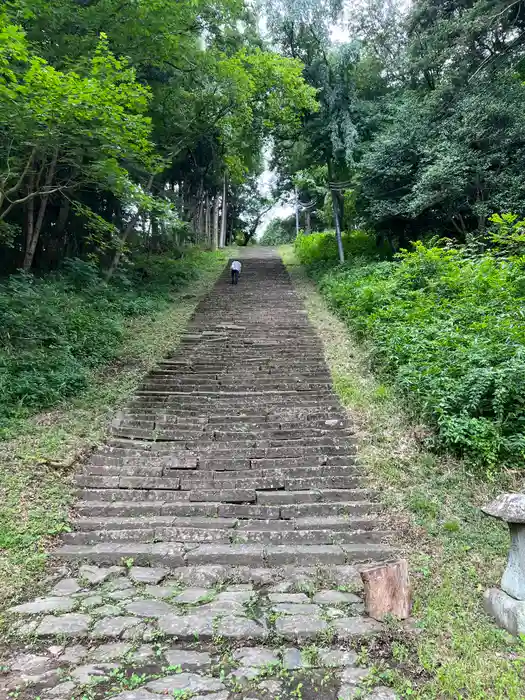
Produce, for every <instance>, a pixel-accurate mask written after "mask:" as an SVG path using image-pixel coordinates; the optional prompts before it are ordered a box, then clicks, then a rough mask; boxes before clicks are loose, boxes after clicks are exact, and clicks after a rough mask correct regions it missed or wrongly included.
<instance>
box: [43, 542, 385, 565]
mask: <svg viewBox="0 0 525 700" xmlns="http://www.w3.org/2000/svg"><path fill="white" fill-rule="evenodd" d="M395 554H396V553H395V550H393V549H391V548H390V547H388V546H386V545H383V544H368V543H365V544H359V543H357V544H340V545H307V544H305V545H261V544H221V543H212V544H201V545H197V546H191V547H190V548H189V549H185V548H184V547H183V546H182V545H181V544H180V543H178V542H155V543H144V542H99V543H96V544H81V545H76V544H65V545H63V546H62V547H60V548H59V549H57V550H55V552H54V553H53V555H54V556H55V557H57V558H60V559H63V560H66V561H77V562H79V561H86V562H92V563H95V564H121V562H122V561H123V560H126V559H132V560H133V563H134V565H136V566H148V565H154V564H163V565H164V566H169V567H178V566H185V565H186V566H201V565H216V564H219V565H225V566H256V567H264V566H270V567H274V566H275V567H277V566H286V565H288V564H300V565H301V566H322V565H332V564H335V565H341V564H357V563H365V562H375V561H385V560H388V559H391V558H393V557H394V556H395Z"/></svg>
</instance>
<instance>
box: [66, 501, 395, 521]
mask: <svg viewBox="0 0 525 700" xmlns="http://www.w3.org/2000/svg"><path fill="white" fill-rule="evenodd" d="M75 510H76V513H77V514H78V515H79V516H88V517H133V516H138V517H150V516H159V515H173V516H181V517H188V516H207V517H216V516H218V517H221V518H246V519H250V518H256V519H272V520H278V519H279V518H282V519H284V520H291V519H294V518H308V517H331V516H346V517H355V516H356V515H367V516H370V515H374V514H376V513H379V512H380V510H381V508H380V505H379V504H378V503H377V502H374V501H351V502H342V501H338V502H335V503H327V502H315V503H301V504H294V505H262V504H256V505H253V504H236V503H215V502H207V503H202V502H190V501H189V500H188V501H185V502H176V501H171V502H166V501H156V500H149V501H143V500H142V501H122V500H121V501H95V500H88V501H79V502H78V503H77V505H76V508H75Z"/></svg>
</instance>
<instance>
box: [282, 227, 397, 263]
mask: <svg viewBox="0 0 525 700" xmlns="http://www.w3.org/2000/svg"><path fill="white" fill-rule="evenodd" d="M343 248H344V251H345V255H346V256H347V257H355V256H374V255H377V254H384V252H385V251H384V249H383V248H377V247H376V241H375V238H374V236H371V235H370V234H368V233H366V232H365V231H352V232H351V233H343ZM295 252H296V253H297V257H298V258H299V260H300V261H301V262H302V263H303V265H311V264H313V263H319V262H332V261H333V262H336V261H338V260H339V253H338V250H337V240H336V237H335V231H324V232H323V233H315V234H310V235H308V236H299V237H298V238H297V240H296V241H295Z"/></svg>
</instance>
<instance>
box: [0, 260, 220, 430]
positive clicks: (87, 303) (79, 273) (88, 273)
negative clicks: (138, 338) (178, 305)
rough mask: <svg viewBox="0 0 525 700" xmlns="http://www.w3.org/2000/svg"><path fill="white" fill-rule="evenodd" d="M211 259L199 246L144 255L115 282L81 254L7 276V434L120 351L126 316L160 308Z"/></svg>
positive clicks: (2, 399) (0, 345)
mask: <svg viewBox="0 0 525 700" xmlns="http://www.w3.org/2000/svg"><path fill="white" fill-rule="evenodd" d="M211 263H212V254H210V253H200V252H198V251H193V252H190V253H188V254H186V255H185V256H184V257H179V258H178V259H174V258H170V257H169V256H155V255H151V256H143V257H140V258H137V259H136V260H135V262H134V264H133V265H132V266H131V265H130V266H129V267H128V269H127V271H126V274H125V275H124V274H122V275H120V276H119V277H117V278H116V279H115V280H113V281H112V283H111V284H106V283H105V282H104V281H103V280H102V278H101V277H100V275H99V273H98V271H97V269H96V268H95V267H94V266H93V265H90V264H89V263H86V262H83V261H81V260H68V261H66V263H65V264H64V266H63V269H62V270H61V271H60V272H59V273H57V274H55V275H51V276H46V277H43V278H39V277H35V276H33V275H30V274H23V273H22V274H18V275H13V276H11V277H9V278H7V279H6V280H5V281H4V282H3V283H1V284H0V435H2V431H4V432H5V430H6V429H7V427H8V425H9V422H10V420H11V419H12V418H14V417H15V416H23V415H28V414H30V413H32V412H35V411H38V410H41V409H45V408H48V407H51V406H53V405H56V404H57V403H58V402H59V401H60V400H61V399H63V398H64V397H66V396H69V395H72V394H73V393H75V392H76V391H78V390H79V389H81V388H83V387H84V386H85V385H86V382H87V379H88V376H89V372H90V370H92V369H93V368H95V367H98V366H100V365H103V364H104V363H108V362H110V361H111V360H112V359H114V358H115V357H116V355H117V354H118V353H119V351H120V349H121V342H122V339H123V337H124V333H125V323H126V319H127V318H129V317H132V316H136V315H140V314H153V313H155V312H157V311H159V310H160V309H162V308H163V306H165V305H166V304H167V303H168V302H169V300H170V297H171V294H172V293H173V292H174V291H176V290H177V289H179V288H181V287H182V286H183V285H185V284H186V283H187V282H189V281H190V280H191V279H194V278H196V277H197V276H198V275H199V273H200V271H201V270H202V269H204V267H205V266H206V265H208V264H211Z"/></svg>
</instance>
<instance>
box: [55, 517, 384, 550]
mask: <svg viewBox="0 0 525 700" xmlns="http://www.w3.org/2000/svg"><path fill="white" fill-rule="evenodd" d="M273 522H274V523H280V522H283V521H279V520H275V521H273ZM142 524H143V525H144V523H142ZM390 535H391V533H390V532H388V531H385V530H351V529H348V530H344V531H343V530H331V529H324V530H323V529H315V530H305V529H301V530H291V529H288V530H282V529H275V530H273V529H272V530H270V529H265V530H262V529H254V530H250V529H247V528H242V529H236V528H228V529H226V528H225V529H221V528H219V527H217V528H203V527H201V528H192V527H182V526H178V525H176V526H174V525H170V526H164V527H163V526H158V527H134V528H130V529H122V528H120V529H114V530H107V529H104V530H88V531H74V532H69V533H66V534H65V535H64V536H63V542H64V543H65V544H76V545H81V544H95V543H97V542H180V543H181V544H188V543H191V542H197V543H212V542H214V543H220V544H282V545H297V544H317V545H321V544H355V543H359V544H365V543H369V544H380V543H381V542H384V541H385V540H386V539H388V537H389V536H390Z"/></svg>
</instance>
